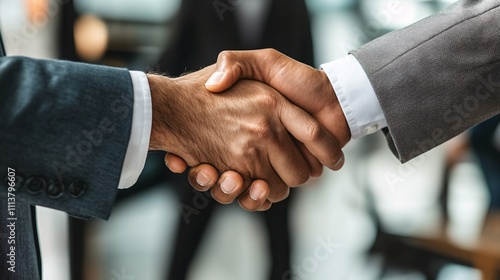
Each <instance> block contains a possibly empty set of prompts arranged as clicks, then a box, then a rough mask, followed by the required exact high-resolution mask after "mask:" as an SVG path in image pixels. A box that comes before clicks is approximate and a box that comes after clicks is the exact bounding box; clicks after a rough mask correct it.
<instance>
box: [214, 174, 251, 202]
mask: <svg viewBox="0 0 500 280" xmlns="http://www.w3.org/2000/svg"><path fill="white" fill-rule="evenodd" d="M243 190H244V181H243V178H242V177H241V175H240V174H238V173H237V172H234V171H226V172H224V173H223V174H222V175H221V176H220V178H219V180H218V182H217V184H216V186H214V187H213V188H212V189H211V194H212V197H213V198H214V199H215V200H216V201H217V202H219V203H222V204H229V203H232V202H233V201H234V200H235V199H236V198H237V197H238V196H239V195H240V193H242V192H243Z"/></svg>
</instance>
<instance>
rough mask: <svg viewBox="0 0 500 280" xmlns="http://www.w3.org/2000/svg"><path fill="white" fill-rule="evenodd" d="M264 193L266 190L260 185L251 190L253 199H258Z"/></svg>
mask: <svg viewBox="0 0 500 280" xmlns="http://www.w3.org/2000/svg"><path fill="white" fill-rule="evenodd" d="M263 193H264V190H263V189H262V188H260V187H253V188H252V189H251V190H250V197H251V198H252V199H253V200H258V199H259V197H260V196H261V195H262V194H263Z"/></svg>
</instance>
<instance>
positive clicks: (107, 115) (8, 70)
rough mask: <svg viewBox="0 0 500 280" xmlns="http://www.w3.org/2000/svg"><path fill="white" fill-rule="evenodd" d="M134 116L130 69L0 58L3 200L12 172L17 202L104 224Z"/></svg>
mask: <svg viewBox="0 0 500 280" xmlns="http://www.w3.org/2000/svg"><path fill="white" fill-rule="evenodd" d="M132 109H133V89H132V82H131V78H130V74H129V72H128V71H127V70H125V69H115V68H110V67H103V66H94V65H87V64H79V63H71V62H62V61H49V60H34V59H28V58H21V57H6V58H0V178H2V182H1V185H2V187H1V188H0V196H5V195H6V187H5V185H6V184H5V181H4V179H3V178H5V177H6V176H7V169H8V168H9V167H10V168H13V169H15V173H16V176H17V177H16V192H15V195H16V201H17V203H31V204H34V205H42V206H47V207H51V208H55V209H60V210H63V211H66V212H68V213H69V214H70V215H74V216H78V217H83V218H88V217H97V218H103V219H105V218H107V217H108V216H109V213H110V209H111V206H112V204H113V202H114V199H115V196H116V193H117V186H118V182H119V178H120V173H121V168H122V164H123V160H124V157H125V153H126V149H127V145H128V141H129V137H130V130H131V123H132ZM2 205H4V204H3V202H2Z"/></svg>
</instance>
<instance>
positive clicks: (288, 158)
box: [262, 126, 311, 202]
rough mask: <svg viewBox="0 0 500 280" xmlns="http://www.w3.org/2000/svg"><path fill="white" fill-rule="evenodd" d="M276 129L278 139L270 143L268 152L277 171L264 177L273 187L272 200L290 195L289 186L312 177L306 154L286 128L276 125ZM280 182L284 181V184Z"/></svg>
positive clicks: (273, 167)
mask: <svg viewBox="0 0 500 280" xmlns="http://www.w3.org/2000/svg"><path fill="white" fill-rule="evenodd" d="M274 129H275V130H276V131H277V133H276V139H274V140H272V141H270V142H269V143H268V146H267V147H268V148H267V154H268V159H269V162H270V164H271V166H272V169H274V171H275V173H272V172H270V173H267V176H268V177H264V178H262V179H265V180H266V181H267V183H269V185H270V187H271V192H270V195H269V199H270V201H271V202H278V201H281V200H283V199H285V198H286V197H287V196H288V192H289V189H288V187H293V186H298V185H301V184H303V183H305V182H307V180H309V178H310V177H311V171H310V170H309V165H308V163H307V162H306V160H305V158H304V156H303V155H302V153H301V152H300V150H299V149H298V147H297V145H296V144H295V142H294V141H293V140H292V138H291V137H290V135H289V134H288V132H287V131H286V130H285V128H284V127H282V126H276V127H275V128H274ZM280 130H282V131H280ZM276 174H277V176H276ZM278 176H279V177H278ZM280 182H283V183H284V185H283V184H280Z"/></svg>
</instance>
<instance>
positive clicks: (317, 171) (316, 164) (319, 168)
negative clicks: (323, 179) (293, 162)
mask: <svg viewBox="0 0 500 280" xmlns="http://www.w3.org/2000/svg"><path fill="white" fill-rule="evenodd" d="M295 144H296V145H297V147H298V148H299V150H300V152H301V153H302V155H303V156H304V158H305V159H306V161H307V163H308V164H309V170H311V177H319V176H321V174H322V173H323V164H321V162H320V161H319V160H318V159H317V158H316V157H315V156H314V155H313V154H311V152H310V151H309V150H308V149H307V148H306V146H304V144H302V143H300V142H298V141H296V143H295Z"/></svg>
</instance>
